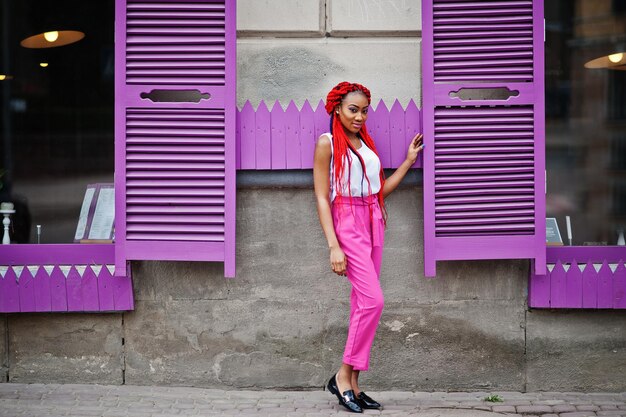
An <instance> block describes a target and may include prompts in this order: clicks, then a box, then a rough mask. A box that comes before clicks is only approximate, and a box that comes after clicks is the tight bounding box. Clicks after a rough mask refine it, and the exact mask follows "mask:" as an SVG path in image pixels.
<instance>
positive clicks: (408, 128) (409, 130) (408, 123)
mask: <svg viewBox="0 0 626 417" xmlns="http://www.w3.org/2000/svg"><path fill="white" fill-rule="evenodd" d="M404 131H405V134H404V136H405V139H406V140H405V142H404V148H403V149H405V150H406V149H408V148H409V144H410V143H411V141H412V140H413V137H414V136H415V135H417V134H418V133H421V132H422V118H421V115H420V111H419V109H418V108H417V104H415V102H414V101H413V100H411V101H409V104H408V105H407V106H406V110H405V115H404ZM422 161H423V155H422V153H421V152H420V154H419V156H418V158H417V161H416V162H415V164H413V167H414V168H416V167H421V166H422Z"/></svg>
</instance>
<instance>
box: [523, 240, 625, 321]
mask: <svg viewBox="0 0 626 417" xmlns="http://www.w3.org/2000/svg"><path fill="white" fill-rule="evenodd" d="M546 260H547V267H546V270H545V274H543V275H539V274H535V273H534V268H533V269H531V274H530V278H529V282H528V306H529V307H533V308H570V309H581V308H583V309H626V264H625V262H626V248H624V247H619V246H612V247H587V246H564V247H548V248H547V252H546Z"/></svg>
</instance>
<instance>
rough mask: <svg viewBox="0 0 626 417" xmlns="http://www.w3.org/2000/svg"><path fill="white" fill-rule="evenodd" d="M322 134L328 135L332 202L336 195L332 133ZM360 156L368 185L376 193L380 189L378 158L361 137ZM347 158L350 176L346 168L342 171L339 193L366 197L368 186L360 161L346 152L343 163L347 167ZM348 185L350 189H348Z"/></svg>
mask: <svg viewBox="0 0 626 417" xmlns="http://www.w3.org/2000/svg"><path fill="white" fill-rule="evenodd" d="M324 135H326V136H328V138H329V139H330V150H331V157H330V201H331V202H332V201H333V200H334V199H335V196H336V195H337V192H336V190H335V184H334V182H335V181H334V165H333V159H334V157H335V155H334V147H333V135H332V134H330V133H324ZM357 152H358V153H359V155H361V158H363V162H364V163H365V173H366V175H367V179H369V182H370V186H371V188H372V194H376V193H378V192H379V191H380V159H379V158H378V156H376V154H375V153H374V151H372V150H371V149H370V148H368V147H367V145H366V144H365V143H364V142H363V140H362V139H361V147H360V148H359V149H357ZM348 158H351V164H350V176H349V177H348V170H347V169H345V170H344V172H343V183H344V189H343V190H342V193H341V195H343V196H349V195H350V196H352V197H366V196H367V195H368V193H369V188H368V184H367V179H365V176H364V175H363V169H362V168H361V163H360V162H359V158H357V157H356V156H355V155H353V154H352V152H348V154H347V155H346V157H345V158H344V161H343V164H344V166H346V167H347V165H348ZM348 178H350V183H349V184H348ZM348 187H350V190H349V191H348Z"/></svg>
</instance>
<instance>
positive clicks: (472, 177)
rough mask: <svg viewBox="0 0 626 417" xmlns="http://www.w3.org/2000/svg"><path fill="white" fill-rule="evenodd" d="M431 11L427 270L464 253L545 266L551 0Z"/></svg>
mask: <svg viewBox="0 0 626 417" xmlns="http://www.w3.org/2000/svg"><path fill="white" fill-rule="evenodd" d="M423 8H424V10H423V19H424V20H423V57H422V58H423V59H422V62H423V77H424V85H423V107H424V109H423V115H424V133H425V143H426V145H427V146H426V147H425V149H424V229H425V241H424V258H425V261H424V263H425V274H426V276H434V275H435V265H436V261H437V260H454V259H457V260H462V259H501V258H532V259H535V267H536V268H537V270H541V268H543V269H545V194H544V193H545V191H544V166H545V163H544V120H543V118H544V115H543V108H544V105H543V94H544V92H543V2H541V1H532V0H509V1H506V0H503V1H490V0H425V1H424V3H423ZM462 89H470V90H482V91H481V95H479V96H478V97H477V96H476V95H475V94H473V95H472V97H471V98H469V97H467V98H465V99H461V98H460V96H461V95H460V94H458V93H459V92H460V91H461V90H462ZM501 89H507V91H508V92H510V93H511V94H510V97H508V98H506V99H493V98H491V97H493V91H494V90H501Z"/></svg>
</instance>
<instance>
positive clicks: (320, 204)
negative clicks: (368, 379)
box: [313, 82, 423, 413]
mask: <svg viewBox="0 0 626 417" xmlns="http://www.w3.org/2000/svg"><path fill="white" fill-rule="evenodd" d="M370 102H371V96H370V92H369V90H368V89H367V88H365V87H364V86H362V85H360V84H356V83H348V82H342V83H339V84H338V85H337V86H335V87H334V88H333V89H332V90H331V91H330V92H329V93H328V97H327V98H326V111H327V112H328V113H329V114H330V129H331V131H330V133H326V134H323V135H322V136H320V137H319V139H318V141H317V145H316V148H315V161H314V168H313V176H314V184H315V196H316V199H317V210H318V214H319V218H320V223H321V225H322V229H323V230H324V234H325V235H326V240H327V241H328V247H329V249H330V267H331V269H332V270H333V272H335V273H336V274H337V275H340V276H347V277H348V280H349V281H350V283H351V284H352V292H351V295H350V325H349V329H348V338H347V341H346V347H345V350H344V355H343V363H342V365H341V368H340V369H339V372H337V374H336V375H334V376H333V377H332V378H331V379H330V381H329V382H328V390H329V391H330V392H331V393H333V394H335V395H336V396H337V398H338V399H339V403H340V404H342V405H343V406H345V407H346V408H347V409H348V410H350V411H353V412H356V413H362V412H363V409H364V408H380V407H381V405H380V404H379V403H378V402H376V401H374V400H373V399H372V398H370V397H369V396H367V395H366V394H365V393H364V392H363V391H361V389H360V388H359V384H358V382H359V373H360V371H365V370H367V369H368V367H369V354H370V349H371V346H372V342H373V341H374V335H375V333H376V327H377V326H378V322H379V319H380V315H381V313H382V309H383V294H382V290H381V288H380V281H379V276H380V265H381V261H382V249H383V240H384V229H385V223H386V211H385V205H384V198H385V197H387V196H388V195H389V194H390V193H391V192H392V191H393V190H395V189H396V187H397V186H398V184H400V182H401V181H402V179H403V178H404V176H405V175H406V173H407V172H408V170H409V168H410V167H411V166H412V165H413V164H414V163H415V161H416V160H417V155H418V154H419V152H420V151H421V150H422V148H423V146H422V144H421V141H422V135H421V134H418V135H417V136H415V137H414V138H413V140H412V141H411V144H410V145H409V149H408V151H407V156H406V160H405V161H404V162H403V163H402V164H401V165H400V166H399V167H398V168H397V169H396V171H395V172H394V173H393V175H391V176H390V177H389V178H387V179H385V177H384V174H383V170H382V167H381V163H380V159H379V157H378V153H377V151H376V146H375V145H374V141H373V140H372V138H371V137H370V135H369V134H368V133H367V129H366V128H365V121H366V120H367V112H368V109H369V105H370Z"/></svg>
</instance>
